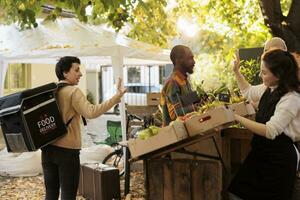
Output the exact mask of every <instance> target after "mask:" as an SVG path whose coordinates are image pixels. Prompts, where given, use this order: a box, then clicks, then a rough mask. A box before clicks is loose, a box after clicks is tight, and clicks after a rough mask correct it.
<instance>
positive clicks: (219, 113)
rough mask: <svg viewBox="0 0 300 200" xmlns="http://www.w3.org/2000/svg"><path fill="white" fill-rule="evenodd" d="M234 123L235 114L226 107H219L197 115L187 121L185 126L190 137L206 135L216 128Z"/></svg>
mask: <svg viewBox="0 0 300 200" xmlns="http://www.w3.org/2000/svg"><path fill="white" fill-rule="evenodd" d="M233 121H234V116H233V112H232V110H231V109H229V108H228V107H226V106H218V107H216V108H213V109H211V110H208V111H206V112H205V113H203V114H201V115H195V116H193V117H192V118H190V119H188V120H186V121H185V126H186V129H187V131H188V134H189V136H194V135H199V134H205V132H207V131H212V130H213V129H214V128H217V127H220V126H222V128H224V127H225V126H224V125H226V124H228V125H229V123H230V122H233Z"/></svg>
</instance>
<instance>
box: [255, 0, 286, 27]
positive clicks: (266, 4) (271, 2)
mask: <svg viewBox="0 0 300 200" xmlns="http://www.w3.org/2000/svg"><path fill="white" fill-rule="evenodd" d="M259 5H260V8H261V11H262V14H263V17H264V20H265V24H266V25H267V26H269V27H270V28H271V26H274V25H277V26H278V25H280V24H281V22H282V20H283V15H282V11H281V5H280V0H259Z"/></svg>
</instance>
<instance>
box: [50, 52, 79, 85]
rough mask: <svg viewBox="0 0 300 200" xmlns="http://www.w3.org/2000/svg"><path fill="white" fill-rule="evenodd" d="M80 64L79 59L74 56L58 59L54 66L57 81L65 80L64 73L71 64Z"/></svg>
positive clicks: (68, 69)
mask: <svg viewBox="0 0 300 200" xmlns="http://www.w3.org/2000/svg"><path fill="white" fill-rule="evenodd" d="M73 63H78V64H80V59H79V58H77V57H74V56H64V57H62V58H60V59H59V61H58V62H57V63H56V66H55V73H56V76H57V78H58V80H65V79H66V78H65V77H64V72H68V71H70V69H71V67H72V64H73Z"/></svg>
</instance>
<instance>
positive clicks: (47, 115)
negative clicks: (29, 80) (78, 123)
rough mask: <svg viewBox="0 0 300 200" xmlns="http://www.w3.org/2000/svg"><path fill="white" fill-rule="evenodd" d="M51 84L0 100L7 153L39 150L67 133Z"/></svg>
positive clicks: (54, 85)
mask: <svg viewBox="0 0 300 200" xmlns="http://www.w3.org/2000/svg"><path fill="white" fill-rule="evenodd" d="M58 87H59V86H58V84H56V83H49V84H46V85H43V86H40V87H36V88H33V89H28V90H25V91H22V92H18V93H15V94H11V95H8V96H4V97H2V98H0V123H1V128H2V132H3V135H4V139H5V143H6V146H7V151H8V152H26V151H36V150H37V149H39V148H41V147H43V146H45V145H47V144H49V143H51V142H52V141H54V140H56V139H58V138H60V137H62V136H63V135H65V134H66V133H67V125H66V124H65V123H64V122H63V120H62V118H61V114H60V111H59V108H58V105H57V102H56V96H55V95H56V92H57V89H58Z"/></svg>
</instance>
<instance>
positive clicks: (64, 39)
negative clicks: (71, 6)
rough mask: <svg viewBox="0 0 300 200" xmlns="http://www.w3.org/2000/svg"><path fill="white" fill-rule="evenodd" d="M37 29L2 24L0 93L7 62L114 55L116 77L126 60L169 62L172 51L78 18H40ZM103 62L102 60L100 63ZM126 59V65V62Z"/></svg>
mask: <svg viewBox="0 0 300 200" xmlns="http://www.w3.org/2000/svg"><path fill="white" fill-rule="evenodd" d="M38 23H39V26H38V27H37V28H35V29H30V30H24V31H19V28H18V27H17V26H16V25H15V24H12V25H0V73H1V74H0V96H2V95H3V87H4V78H5V74H6V70H7V67H8V63H16V62H18V63H20V62H22V63H55V62H56V61H57V59H58V58H60V57H63V56H66V55H73V56H77V57H79V58H81V59H82V61H83V63H97V64H101V62H100V61H101V59H103V57H104V58H105V59H106V61H107V60H108V59H107V57H108V56H110V57H111V64H112V66H113V71H114V80H117V78H118V77H123V64H124V60H126V59H128V60H126V62H127V61H128V63H130V59H134V60H131V61H132V63H134V62H136V63H140V64H141V63H143V60H144V61H145V62H144V64H152V63H157V64H158V63H160V64H166V63H170V60H169V52H170V51H169V50H164V49H160V48H158V47H155V46H152V45H149V44H146V43H142V42H138V41H135V40H132V39H130V38H127V37H125V36H122V35H120V34H116V33H114V32H110V31H107V30H104V29H103V28H101V27H99V26H93V25H89V24H83V23H81V22H79V21H78V20H77V19H58V20H56V21H55V22H44V21H42V20H39V21H38ZM99 62H100V63H99ZM126 62H125V64H126ZM120 112H121V124H122V136H123V140H125V138H126V114H125V102H124V99H123V98H122V100H121V104H120Z"/></svg>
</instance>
